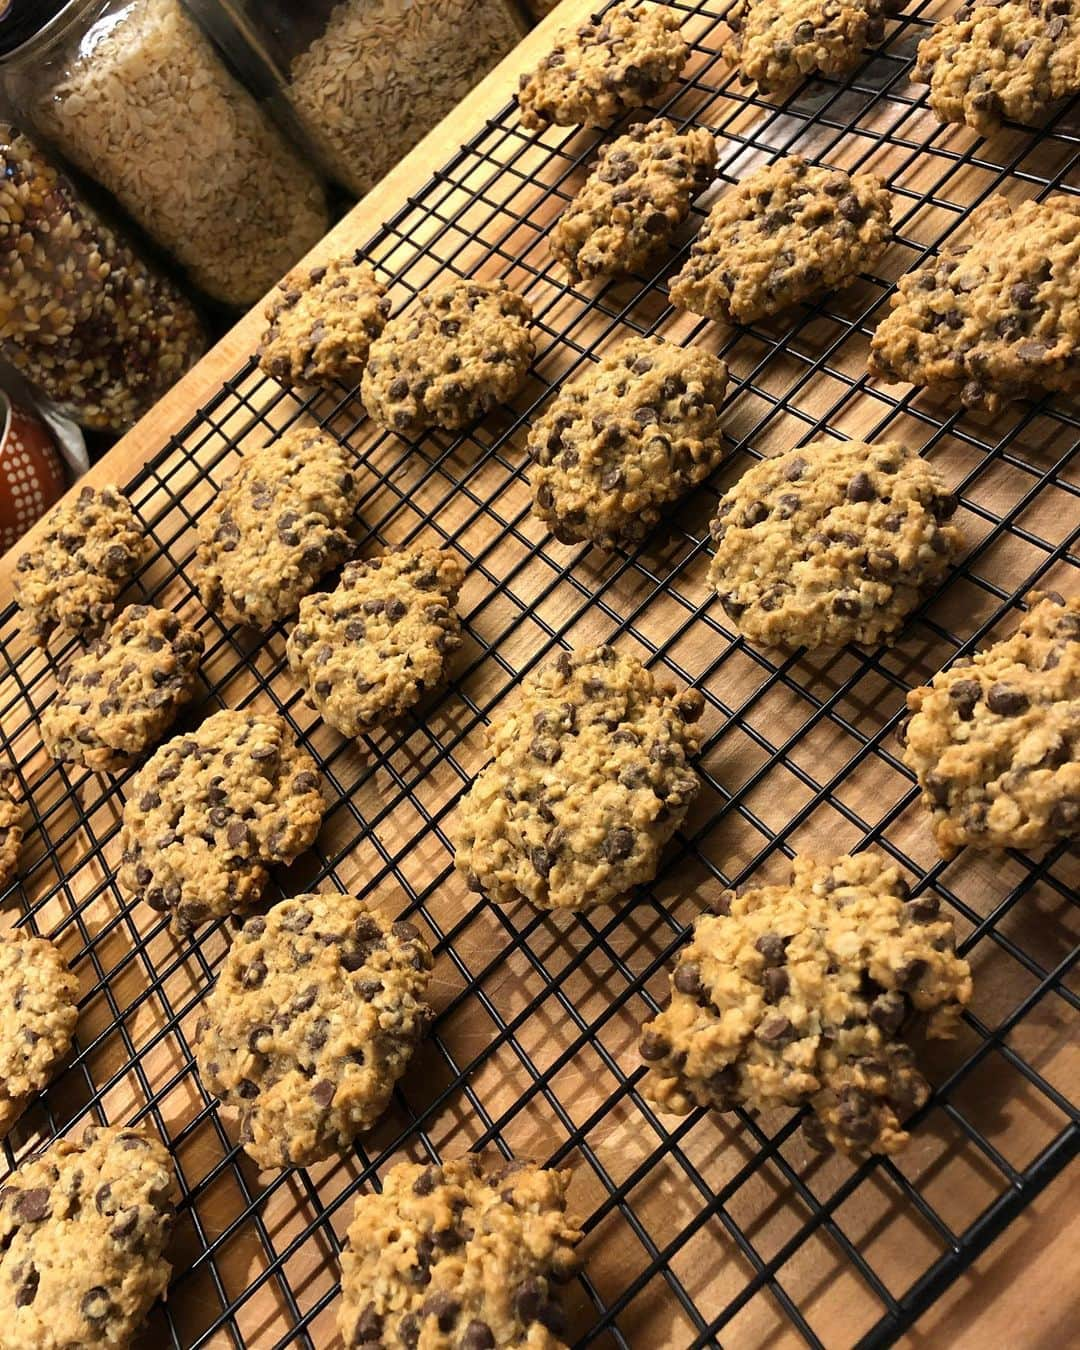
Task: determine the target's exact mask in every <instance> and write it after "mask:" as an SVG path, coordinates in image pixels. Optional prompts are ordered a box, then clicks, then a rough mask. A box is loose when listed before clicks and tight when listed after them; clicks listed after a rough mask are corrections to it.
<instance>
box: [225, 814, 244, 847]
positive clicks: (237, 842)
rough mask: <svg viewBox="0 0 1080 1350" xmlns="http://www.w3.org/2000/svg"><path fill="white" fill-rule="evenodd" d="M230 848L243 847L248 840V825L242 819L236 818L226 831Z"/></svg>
mask: <svg viewBox="0 0 1080 1350" xmlns="http://www.w3.org/2000/svg"><path fill="white" fill-rule="evenodd" d="M225 838H226V839H227V840H228V843H229V846H230V848H242V847H243V846H244V845H245V844H246V843H247V841H248V827H247V825H246V824H245V823H244V822H243V821H242V820H234V821H233V823H232V824H231V825H230V826H229V828H228V830H227V831H226V833H225Z"/></svg>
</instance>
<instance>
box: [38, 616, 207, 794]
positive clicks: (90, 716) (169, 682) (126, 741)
mask: <svg viewBox="0 0 1080 1350" xmlns="http://www.w3.org/2000/svg"><path fill="white" fill-rule="evenodd" d="M202 652H203V638H202V634H201V633H200V632H198V630H197V629H195V628H189V627H188V626H187V625H186V624H183V623H181V622H180V620H179V619H178V618H177V617H176V615H175V614H170V613H169V612H168V611H167V610H163V609H151V608H149V607H148V606H146V605H129V606H128V608H127V609H125V610H124V611H123V612H122V613H121V614H120V616H119V618H117V619H116V620H115V622H114V623H113V625H112V627H111V628H110V629H109V631H108V633H107V635H106V636H105V637H104V638H102V639H101V640H100V641H98V642H96V643H95V644H94V646H93V647H91V649H90V650H89V651H88V652H85V653H84V654H83V655H81V656H77V657H76V658H75V659H74V660H73V661H72V662H71V663H70V665H68V666H67V667H66V668H65V669H64V670H63V671H62V672H61V673H60V679H59V685H58V688H57V692H56V698H55V699H54V700H53V702H52V703H50V704H49V706H48V707H47V708H46V709H45V711H44V712H43V713H42V714H41V738H42V740H43V741H44V743H45V749H46V750H47V751H48V752H49V754H50V755H51V756H52V757H53V759H61V760H66V761H68V762H69V763H72V764H85V765H86V767H87V768H89V769H112V770H120V769H123V768H125V767H126V766H127V765H128V764H130V763H131V762H132V760H133V759H135V758H137V757H138V756H139V755H140V754H142V752H143V751H144V750H146V749H148V748H149V747H150V746H152V745H155V744H156V743H157V742H158V741H159V740H160V739H161V737H162V736H163V735H164V734H165V732H166V731H167V730H168V729H169V727H170V726H171V725H172V724H173V722H174V721H175V720H176V717H177V714H178V713H179V711H180V709H181V708H182V707H183V706H184V705H185V704H186V703H188V702H190V701H191V699H192V697H193V696H194V694H195V683H196V679H197V677H198V673H199V659H200V657H201V656H202Z"/></svg>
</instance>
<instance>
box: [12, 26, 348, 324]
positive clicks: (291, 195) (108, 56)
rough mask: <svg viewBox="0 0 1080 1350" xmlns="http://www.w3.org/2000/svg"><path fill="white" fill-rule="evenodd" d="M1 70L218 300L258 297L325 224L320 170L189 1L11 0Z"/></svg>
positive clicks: (43, 131) (55, 139) (79, 159)
mask: <svg viewBox="0 0 1080 1350" xmlns="http://www.w3.org/2000/svg"><path fill="white" fill-rule="evenodd" d="M0 81H2V83H3V86H4V92H5V93H6V95H7V97H8V100H9V102H11V103H12V104H13V105H14V106H15V107H16V108H18V109H19V114H20V117H24V118H27V119H29V125H28V129H30V130H33V131H35V132H36V133H38V134H39V135H41V136H42V137H44V138H46V139H47V140H48V141H50V142H51V143H52V145H53V146H54V147H55V148H56V149H58V150H59V151H60V152H61V153H62V154H63V155H64V156H65V157H66V158H67V159H68V160H69V161H70V162H71V163H72V164H74V165H76V166H77V167H78V168H79V169H80V170H82V171H83V172H84V173H85V174H87V175H88V177H90V178H92V179H93V180H94V181H95V182H96V183H98V184H100V185H101V186H102V187H104V188H105V189H107V191H108V192H109V193H111V194H112V196H113V197H114V198H115V199H116V200H117V201H118V202H119V203H120V205H121V206H122V207H123V208H124V210H125V211H126V212H127V213H128V214H129V215H130V216H131V217H132V219H133V220H135V221H136V222H137V223H138V224H139V225H140V226H141V227H142V228H143V229H144V230H145V231H146V232H147V234H149V235H150V236H151V237H152V238H153V239H154V240H155V241H156V242H157V243H158V244H159V245H161V246H162V247H163V248H164V249H165V250H166V251H167V252H168V253H170V254H171V255H172V257H173V258H175V259H176V261H177V262H178V263H179V264H180V266H181V267H182V268H184V270H185V271H186V273H187V275H188V276H189V277H190V279H191V281H192V282H193V283H194V284H195V285H196V286H197V287H198V288H199V289H200V290H201V291H203V292H204V293H205V294H206V295H207V296H210V297H212V298H213V299H214V300H217V301H220V302H222V303H223V304H226V305H230V306H236V307H241V306H248V305H251V304H253V303H254V302H255V301H257V300H258V299H259V298H260V297H261V296H262V295H264V294H265V293H266V292H267V291H268V290H269V289H270V288H271V287H272V286H273V285H274V283H275V282H276V281H277V280H278V279H279V278H280V277H281V276H282V275H283V274H284V273H285V272H287V271H288V270H289V268H290V267H291V266H292V265H293V264H294V263H295V262H296V261H297V260H298V259H299V258H300V257H301V256H302V255H303V254H305V253H306V252H307V251H308V249H310V248H311V247H312V245H314V244H315V243H317V242H318V240H319V239H320V238H321V237H322V236H323V234H325V232H326V229H327V227H328V224H329V216H328V212H327V204H326V193H325V188H324V184H323V181H322V178H321V177H320V176H319V175H318V174H317V173H316V172H315V171H314V170H313V169H312V168H311V166H310V165H309V163H308V162H306V160H305V159H304V158H303V157H302V156H301V155H300V154H299V153H298V152H297V151H296V150H295V149H294V148H293V147H292V146H291V145H290V144H289V142H288V141H287V140H286V138H285V137H284V135H283V134H282V132H281V131H280V130H279V128H278V127H277V126H276V125H275V123H274V122H273V121H272V119H271V118H270V117H269V116H268V114H267V113H266V111H265V110H264V109H263V108H261V107H260V106H259V104H258V103H257V102H256V101H255V99H254V98H253V97H252V96H251V94H250V93H249V92H248V91H247V89H246V88H244V86H243V85H241V84H240V83H239V82H238V80H237V79H235V78H234V76H233V75H232V74H231V73H230V71H229V69H228V68H227V67H226V65H225V62H224V61H223V59H222V58H221V56H220V55H219V53H218V51H217V49H216V48H215V47H214V46H213V45H212V44H211V42H210V40H209V39H208V38H207V36H206V34H205V33H204V31H203V29H202V28H201V27H200V26H199V24H198V23H197V22H196V20H195V19H194V18H193V17H192V14H191V12H190V11H189V9H188V7H187V6H186V5H185V4H183V3H182V0H12V3H10V4H9V6H8V8H7V9H6V10H5V12H4V14H3V16H0Z"/></svg>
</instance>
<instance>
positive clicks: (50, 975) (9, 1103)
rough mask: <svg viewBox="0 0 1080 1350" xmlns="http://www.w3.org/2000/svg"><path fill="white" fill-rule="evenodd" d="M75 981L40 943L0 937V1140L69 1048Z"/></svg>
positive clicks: (18, 932) (14, 934)
mask: <svg viewBox="0 0 1080 1350" xmlns="http://www.w3.org/2000/svg"><path fill="white" fill-rule="evenodd" d="M78 997H79V981H78V980H77V979H76V978H75V976H74V975H72V973H71V971H70V970H68V968H67V965H66V963H65V961H64V958H63V957H62V956H61V955H60V952H59V951H58V950H57V949H56V947H54V946H53V944H52V943H51V942H49V941H48V940H47V939H46V938H40V937H33V936H31V934H29V933H26V932H24V931H23V930H22V929H18V928H16V929H13V930H11V931H9V932H7V933H5V934H4V935H3V936H2V937H0V1139H2V1138H3V1137H4V1135H6V1134H7V1132H8V1131H9V1130H10V1129H11V1127H12V1125H14V1124H15V1122H16V1121H17V1120H18V1118H19V1117H20V1116H21V1115H22V1113H23V1111H24V1110H25V1109H26V1107H27V1105H28V1104H29V1102H30V1099H31V1098H32V1097H33V1096H34V1095H35V1094H36V1093H38V1092H40V1091H41V1089H42V1088H43V1087H46V1086H47V1085H48V1083H49V1082H50V1080H51V1079H52V1076H53V1074H54V1073H55V1072H56V1069H57V1066H58V1065H59V1063H60V1061H61V1060H62V1059H63V1058H64V1056H65V1055H66V1054H67V1052H68V1050H69V1049H70V1048H71V1038H72V1036H73V1035H74V1032H75V1023H76V1022H77V1021H78V1020H79V1013H78V1009H77V1008H76V1006H75V1005H76V1001H77V999H78Z"/></svg>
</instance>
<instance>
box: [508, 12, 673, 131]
mask: <svg viewBox="0 0 1080 1350" xmlns="http://www.w3.org/2000/svg"><path fill="white" fill-rule="evenodd" d="M680 24H681V20H680V18H679V14H678V12H677V11H676V10H674V9H670V8H668V6H666V5H629V4H620V5H613V6H612V7H611V8H610V9H608V10H606V11H605V12H604V13H603V14H599V15H593V17H592V18H590V19H587V20H586V21H585V23H583V24H581V25H580V26H579V27H578V28H574V29H571V28H564V29H562V30H561V31H560V32H559V33H557V34H556V37H555V46H554V47H553V48H552V50H551V52H550V54H549V55H548V56H546V57H545V58H544V59H543V61H541V62H540V64H539V66H537V68H536V69H535V70H534V71H532V72H531V73H528V74H525V75H522V76H521V79H520V81H519V83H518V104H519V106H520V108H521V122H522V125H523V126H525V127H529V128H536V127H543V126H547V125H548V123H550V122H554V123H555V125H556V126H560V127H572V126H585V127H606V126H608V125H609V124H610V123H611V122H613V121H615V119H616V118H617V117H621V116H622V114H623V113H625V112H629V111H630V110H631V109H632V108H640V107H643V106H644V105H645V104H646V103H647V102H648V101H649V99H651V98H654V97H655V96H656V95H657V94H658V93H659V92H660V90H661V89H663V88H664V86H665V85H667V84H670V83H671V81H672V80H673V79H675V77H676V75H678V73H679V71H680V70H682V68H683V66H684V65H686V58H687V57H688V56H689V55H690V48H689V46H688V45H687V43H686V41H685V40H684V38H683V36H682V34H681V33H680V31H679V28H680Z"/></svg>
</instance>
